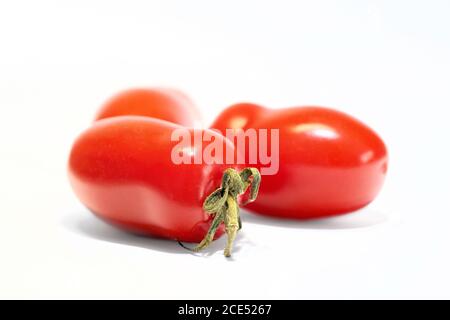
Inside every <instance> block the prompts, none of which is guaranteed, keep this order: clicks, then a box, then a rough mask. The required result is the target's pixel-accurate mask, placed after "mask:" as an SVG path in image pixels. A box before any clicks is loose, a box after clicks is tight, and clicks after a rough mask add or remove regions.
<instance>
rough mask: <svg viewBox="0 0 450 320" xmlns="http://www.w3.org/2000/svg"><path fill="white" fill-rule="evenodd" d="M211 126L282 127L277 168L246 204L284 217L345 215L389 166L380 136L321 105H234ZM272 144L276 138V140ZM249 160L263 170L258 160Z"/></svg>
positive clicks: (371, 193) (366, 199) (365, 199)
mask: <svg viewBox="0 0 450 320" xmlns="http://www.w3.org/2000/svg"><path fill="white" fill-rule="evenodd" d="M211 128H215V129H218V130H220V131H221V132H222V133H223V132H224V131H225V130H226V129H227V128H231V129H236V128H240V129H244V130H246V129H249V128H255V129H279V168H278V172H277V173H276V174H274V175H264V173H263V172H261V173H262V174H263V180H264V183H263V184H262V186H261V189H260V192H259V196H258V199H257V200H256V201H255V202H253V203H251V204H250V205H249V206H248V209H249V210H251V211H253V212H256V213H261V214H265V215H272V216H278V217H286V218H300V219H303V218H317V217H324V216H331V215H337V214H342V213H346V212H350V211H354V210H356V209H359V208H362V207H364V206H366V205H367V204H369V203H370V202H371V201H372V200H373V199H374V198H375V197H376V195H377V194H378V192H379V191H380V189H381V187H382V184H383V181H384V178H385V175H386V171H387V161H388V158H387V150H386V147H385V144H384V143H383V141H382V140H381V138H380V137H379V136H378V135H377V134H376V133H375V132H374V131H373V130H372V129H370V128H369V127H368V126H366V125H365V124H363V123H362V122H360V121H359V120H357V119H355V118H353V117H351V116H349V115H347V114H345V113H342V112H339V111H336V110H332V109H329V108H323V107H294V108H287V109H268V108H264V107H262V106H259V105H256V104H250V103H242V104H236V105H233V106H231V107H229V108H228V109H226V110H224V111H223V112H222V113H221V114H220V115H219V116H218V118H217V119H216V120H215V122H214V123H213V124H212V125H211ZM272 143H274V142H273V141H272ZM246 148H247V149H246V150H242V148H240V149H241V150H238V151H240V152H244V153H247V158H246V165H252V166H255V167H256V168H258V169H260V171H261V170H262V168H263V167H264V166H265V165H263V164H262V163H261V161H260V159H258V163H257V164H253V163H249V157H248V145H247V146H246Z"/></svg>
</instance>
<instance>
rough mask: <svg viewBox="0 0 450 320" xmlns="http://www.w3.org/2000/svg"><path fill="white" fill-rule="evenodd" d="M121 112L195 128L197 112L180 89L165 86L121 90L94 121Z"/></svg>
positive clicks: (104, 106) (198, 120) (120, 113)
mask: <svg viewBox="0 0 450 320" xmlns="http://www.w3.org/2000/svg"><path fill="white" fill-rule="evenodd" d="M123 115H140V116H146V117H152V118H157V119H162V120H166V121H170V122H174V123H177V124H180V125H183V126H188V127H198V126H199V125H200V123H201V121H200V113H199V112H198V110H197V109H196V108H195V106H194V104H193V102H192V101H191V100H190V99H189V98H188V97H187V96H186V95H185V94H183V93H182V92H180V91H178V90H174V89H168V88H146V89H144V88H142V89H130V90H127V91H123V92H121V93H119V94H117V95H115V96H114V97H112V98H111V99H110V100H109V101H107V102H106V103H105V104H104V105H103V106H102V107H101V109H100V110H99V111H98V113H97V115H96V117H95V120H100V119H104V118H110V117H117V116H123Z"/></svg>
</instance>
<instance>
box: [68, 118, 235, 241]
mask: <svg viewBox="0 0 450 320" xmlns="http://www.w3.org/2000/svg"><path fill="white" fill-rule="evenodd" d="M177 128H180V126H178V125H175V124H173V123H170V122H166V121H162V120H157V119H152V118H146V117H136V116H123V117H116V118H111V119H105V120H101V121H98V122H96V123H94V125H93V126H92V127H91V128H89V129H88V130H86V131H85V132H84V133H83V134H81V135H80V136H79V137H78V139H77V140H76V141H75V143H74V145H73V147H72V151H71V154H70V158H69V178H70V182H71V184H72V187H73V189H74V191H75V193H76V195H77V196H78V198H79V199H80V200H81V202H82V203H83V204H84V205H86V207H88V208H89V209H90V210H91V211H92V212H94V213H95V214H97V215H98V216H99V217H101V218H102V219H104V220H106V221H108V222H111V223H113V224H115V225H117V226H119V227H122V228H124V229H126V230H131V231H135V232H141V233H145V234H150V235H154V236H159V237H165V238H171V239H177V240H180V241H188V242H200V241H201V240H202V239H203V237H204V236H205V234H206V232H207V230H208V228H209V226H210V224H211V216H210V215H208V214H207V213H206V212H204V211H203V209H202V204H203V201H204V200H205V198H206V197H207V195H209V194H210V193H212V192H213V191H214V190H215V189H217V188H218V187H219V186H220V184H221V178H222V174H223V173H224V172H225V170H226V169H227V168H228V167H229V166H226V165H219V164H211V165H208V164H192V165H184V164H181V165H176V164H174V163H173V162H172V159H171V152H172V148H173V147H174V146H175V145H176V144H177V142H176V141H171V134H172V131H173V130H174V129H177ZM199 131H200V132H202V133H204V132H209V133H210V134H211V135H212V136H214V137H215V139H218V140H219V141H222V142H224V145H225V146H226V148H231V149H234V147H233V145H232V144H231V143H230V142H229V141H226V139H225V138H224V137H222V136H221V135H219V134H217V133H214V132H212V131H211V130H208V129H206V130H199ZM189 132H191V133H192V134H193V132H194V129H189ZM178 151H179V152H181V153H184V154H186V153H187V156H188V157H190V158H192V159H193V158H194V157H195V155H196V154H197V153H198V152H201V151H202V150H201V146H199V145H193V146H192V148H190V149H188V150H178ZM232 152H233V150H232ZM223 232H224V228H223V225H222V226H221V227H220V228H219V229H218V231H217V233H216V236H220V235H221V234H222V233H223Z"/></svg>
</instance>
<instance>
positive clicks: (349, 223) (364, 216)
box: [241, 207, 388, 230]
mask: <svg viewBox="0 0 450 320" xmlns="http://www.w3.org/2000/svg"><path fill="white" fill-rule="evenodd" d="M241 211H242V220H243V221H244V223H255V224H261V225H265V226H269V227H282V228H297V229H323V230H339V229H356V228H368V227H372V226H376V225H379V224H382V223H385V222H386V221H387V220H388V217H387V215H386V214H384V213H382V212H380V211H377V210H374V209H371V208H370V207H369V208H367V207H366V208H362V209H360V210H357V211H354V212H351V213H347V214H342V215H338V216H333V217H328V218H319V219H307V220H295V219H286V218H277V217H272V216H267V215H260V214H257V213H253V212H251V211H248V210H245V209H241Z"/></svg>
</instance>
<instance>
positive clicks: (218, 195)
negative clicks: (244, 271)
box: [183, 168, 261, 257]
mask: <svg viewBox="0 0 450 320" xmlns="http://www.w3.org/2000/svg"><path fill="white" fill-rule="evenodd" d="M260 183H261V174H260V173H259V171H258V169H256V168H245V169H244V170H242V171H241V172H237V171H236V170H235V169H233V168H229V169H227V170H225V172H224V174H223V176H222V185H221V187H220V188H218V189H216V190H215V191H214V192H212V193H211V194H210V195H209V196H208V197H207V198H206V199H205V201H204V203H203V210H205V211H206V212H207V213H208V214H211V215H213V216H214V218H213V221H212V223H211V226H210V228H209V230H208V232H207V233H206V235H205V237H204V238H203V240H202V241H201V242H200V243H199V244H198V245H197V246H196V247H194V248H193V249H190V250H192V251H194V252H199V251H201V250H203V249H204V248H206V247H208V246H209V245H210V244H211V242H212V241H213V239H214V234H215V233H216V231H217V229H218V228H219V226H220V225H221V223H222V222H223V223H224V224H225V231H226V233H227V237H228V239H227V245H226V247H225V250H224V255H225V257H230V256H231V249H232V246H233V242H234V239H235V238H236V235H237V232H238V231H239V230H240V229H241V228H242V222H241V217H240V215H239V205H238V200H237V197H238V196H239V195H241V194H243V193H245V192H246V191H247V189H248V187H250V195H249V197H248V200H247V201H245V202H244V203H243V205H245V204H247V203H249V202H252V201H254V200H255V199H256V197H257V195H258V190H259V185H260ZM183 247H184V246H183Z"/></svg>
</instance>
